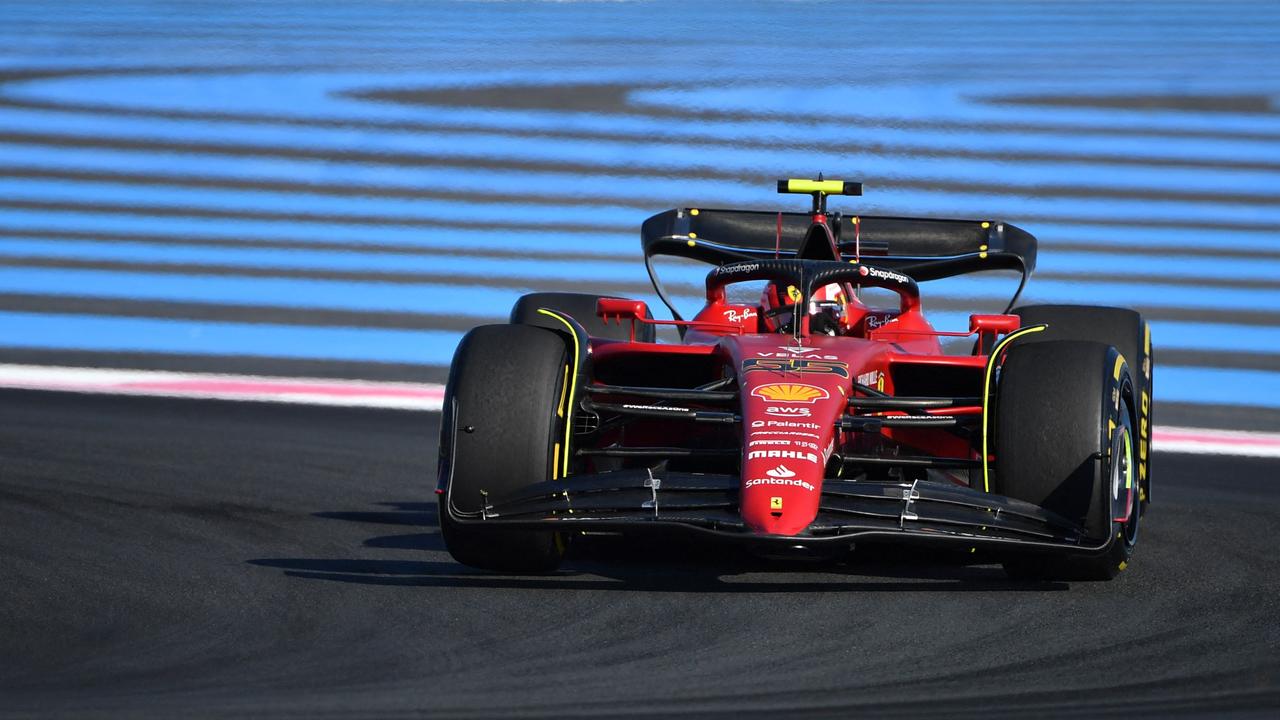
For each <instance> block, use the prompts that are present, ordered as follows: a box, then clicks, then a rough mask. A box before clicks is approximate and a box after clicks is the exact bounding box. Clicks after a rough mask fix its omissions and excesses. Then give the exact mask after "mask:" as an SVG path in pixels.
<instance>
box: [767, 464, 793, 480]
mask: <svg viewBox="0 0 1280 720" xmlns="http://www.w3.org/2000/svg"><path fill="white" fill-rule="evenodd" d="M764 474H765V475H768V476H769V477H776V478H789V477H795V476H796V473H795V471H794V470H792V469H791V468H789V467H787V466H786V465H779V466H778V467H776V468H774V469H772V470H766V471H765V473H764Z"/></svg>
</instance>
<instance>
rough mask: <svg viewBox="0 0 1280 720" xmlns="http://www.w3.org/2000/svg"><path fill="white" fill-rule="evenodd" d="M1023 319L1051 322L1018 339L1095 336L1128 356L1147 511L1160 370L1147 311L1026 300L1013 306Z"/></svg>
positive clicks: (1025, 321)
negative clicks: (1155, 382)
mask: <svg viewBox="0 0 1280 720" xmlns="http://www.w3.org/2000/svg"><path fill="white" fill-rule="evenodd" d="M1013 312H1014V314H1016V315H1018V316H1020V317H1021V318H1022V324H1023V325H1024V326H1025V325H1038V324H1040V323H1044V324H1046V325H1048V326H1049V327H1048V328H1047V329H1046V330H1045V331H1044V332H1039V333H1032V334H1030V335H1027V336H1025V337H1024V339H1023V340H1019V341H1018V342H1019V343H1023V342H1026V343H1035V342H1046V341H1053V340H1092V341H1094V342H1100V343H1103V344H1105V345H1111V346H1113V347H1115V349H1117V350H1119V351H1120V354H1121V355H1124V359H1125V362H1127V363H1128V364H1129V372H1130V374H1131V375H1132V377H1133V387H1134V393H1133V398H1134V403H1133V407H1134V410H1135V411H1136V412H1135V413H1134V417H1135V423H1134V426H1133V432H1134V436H1135V437H1134V440H1135V442H1136V443H1137V445H1136V452H1137V458H1138V482H1139V487H1140V489H1141V491H1142V492H1141V493H1139V496H1140V498H1141V501H1142V504H1141V506H1140V507H1141V510H1142V512H1146V510H1147V504H1148V503H1149V502H1151V464H1150V460H1151V447H1150V446H1151V429H1152V427H1153V425H1152V411H1153V410H1154V407H1153V406H1154V403H1153V402H1152V398H1153V397H1154V395H1152V382H1153V377H1154V374H1155V352H1154V348H1152V346H1151V329H1150V327H1149V326H1148V325H1147V322H1146V320H1144V319H1143V318H1142V315H1141V314H1139V313H1138V312H1136V311H1134V310H1128V309H1125V308H1114V307H1101V306H1097V305H1027V306H1025V307H1020V308H1018V309H1016V310H1014V311H1013Z"/></svg>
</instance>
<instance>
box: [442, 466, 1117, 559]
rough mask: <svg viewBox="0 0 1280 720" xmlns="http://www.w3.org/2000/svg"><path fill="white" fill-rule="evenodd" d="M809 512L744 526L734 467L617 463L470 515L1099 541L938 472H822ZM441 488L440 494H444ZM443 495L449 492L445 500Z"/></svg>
mask: <svg viewBox="0 0 1280 720" xmlns="http://www.w3.org/2000/svg"><path fill="white" fill-rule="evenodd" d="M821 492H822V496H821V499H820V501H819V510H818V515H817V518H816V519H815V520H814V521H813V523H812V524H810V526H809V527H808V529H807V530H806V531H805V532H804V533H803V534H801V535H798V536H781V535H764V534H759V533H756V532H753V531H751V530H750V529H749V528H748V527H747V526H746V525H745V524H744V523H743V521H742V519H741V517H740V515H739V513H738V493H739V479H738V477H737V476H734V475H718V474H701V473H679V472H669V473H654V472H651V471H648V470H643V469H642V470H619V471H616V472H606V473H599V474H589V475H575V476H571V477H568V478H566V479H563V480H555V481H549V482H543V483H538V484H535V485H531V486H528V487H526V488H523V489H521V490H519V491H517V492H515V493H512V494H510V495H507V496H505V497H501V498H489V497H485V499H484V500H485V506H484V510H483V511H481V512H479V513H472V514H462V513H458V512H456V511H454V510H453V508H452V504H451V503H450V512H451V513H452V515H453V516H454V519H455V520H457V521H459V522H463V523H468V524H476V525H479V524H488V525H492V526H493V527H494V528H495V529H496V528H499V527H508V528H514V527H522V528H526V529H534V528H536V529H542V530H556V531H568V532H572V531H575V530H577V531H593V532H640V531H646V530H648V531H657V532H676V531H686V532H691V533H695V534H700V535H703V536H707V537H710V538H715V539H719V540H725V541H739V542H746V543H753V544H758V545H766V546H767V545H770V544H784V545H794V544H797V543H801V544H804V545H822V544H840V543H843V544H846V545H852V544H854V543H855V542H859V541H864V540H865V541H877V542H879V541H886V540H887V541H891V542H902V543H915V544H944V545H954V546H961V547H969V548H982V549H984V550H991V551H997V552H999V551H1006V552H1055V553H1067V554H1084V555H1087V554H1094V553H1098V552H1101V551H1103V550H1104V549H1105V547H1106V539H1103V540H1102V541H1101V542H1100V544H1094V543H1095V541H1093V540H1090V539H1088V538H1086V537H1085V536H1084V532H1083V529H1082V528H1081V527H1080V526H1079V525H1077V524H1076V523H1073V522H1071V521H1069V520H1067V519H1066V518H1063V517H1061V516H1059V515H1057V514H1055V513H1052V512H1049V511H1048V510H1045V509H1044V508H1042V507H1039V506H1037V505H1032V504H1030V503H1027V502H1023V501H1020V500H1014V499H1012V498H1007V497H1004V496H1001V495H992V494H988V493H984V492H980V491H977V490H972V489H970V488H967V487H961V486H958V485H952V484H947V483H940V482H928V481H917V482H914V483H900V482H866V481H856V482H850V481H842V480H833V479H828V480H826V481H824V483H823V488H822V491H821ZM446 497H447V496H446ZM446 501H447V500H446Z"/></svg>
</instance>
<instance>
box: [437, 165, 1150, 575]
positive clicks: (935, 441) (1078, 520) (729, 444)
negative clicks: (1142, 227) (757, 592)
mask: <svg viewBox="0 0 1280 720" xmlns="http://www.w3.org/2000/svg"><path fill="white" fill-rule="evenodd" d="M779 191H780V192H792V193H806V194H810V195H811V196H812V199H813V203H812V208H811V210H810V211H809V212H808V213H774V212H757V211H740V210H713V209H705V208H703V209H695V208H682V209H676V210H670V211H667V212H664V213H661V214H659V215H655V216H653V217H651V218H649V219H648V220H647V221H646V222H645V223H644V226H643V229H642V243H643V247H644V253H645V262H646V267H647V268H648V270H649V274H650V277H651V279H652V280H653V283H654V288H655V290H656V291H657V294H658V295H659V296H660V297H661V298H662V299H663V301H664V302H665V303H666V304H667V305H668V306H669V307H670V308H671V310H672V314H673V316H674V320H668V321H660V320H655V319H653V318H652V317H651V316H650V313H649V309H648V308H647V306H646V304H645V303H644V302H642V301H639V300H628V299H622V298H614V297H598V296H594V295H579V294H570V293H537V294H533V295H527V296H525V297H523V298H521V300H520V301H519V302H517V303H516V306H515V308H514V309H513V310H512V313H511V321H510V323H509V324H505V325H488V326H483V327H478V328H475V329H473V330H471V331H470V332H469V333H468V334H467V335H466V337H464V338H463V340H462V342H461V343H460V344H459V346H458V349H457V353H456V354H455V356H454V359H453V366H452V369H451V372H450V375H449V383H448V389H447V392H446V396H445V407H444V416H443V423H442V426H443V431H442V438H441V442H440V464H439V486H438V490H437V492H438V494H439V496H440V525H441V530H442V533H443V535H444V540H445V543H446V545H447V547H448V549H449V552H450V553H452V555H453V556H454V557H455V558H456V559H457V560H459V561H461V562H463V563H466V564H468V565H473V566H476V567H481V568H488V569H494V570H506V571H520V572H537V571H546V570H549V569H552V568H555V567H556V566H557V565H558V563H560V561H561V559H562V557H563V555H564V552H565V547H566V544H567V542H568V541H570V540H572V538H573V537H574V536H575V535H579V534H581V533H583V532H604V533H638V532H662V533H677V532H680V533H687V534H688V535H690V536H692V537H695V538H703V539H706V540H716V541H724V542H732V543H739V544H742V545H744V546H746V547H748V548H750V549H752V550H755V551H758V552H761V553H765V554H768V555H770V556H779V555H786V554H789V553H793V554H798V555H799V554H803V555H817V556H829V555H835V554H838V553H845V552H847V551H848V550H849V549H851V548H852V547H853V546H855V545H859V544H864V543H865V544H872V545H874V544H884V543H915V544H926V545H934V546H938V547H943V548H950V549H954V550H956V551H958V552H960V553H966V554H969V557H972V558H981V559H982V560H983V561H986V562H1001V563H1003V564H1004V566H1005V568H1006V570H1007V571H1008V572H1009V573H1010V574H1011V575H1012V576H1014V577H1034V578H1061V579H1073V578H1079V579H1109V578H1111V577H1113V576H1115V574H1116V573H1117V572H1118V571H1119V570H1122V569H1124V567H1125V565H1126V564H1127V563H1128V562H1129V560H1130V557H1131V554H1132V552H1133V548H1134V545H1135V543H1136V542H1137V537H1138V523H1139V518H1140V517H1141V516H1142V514H1143V513H1144V511H1145V509H1146V506H1147V502H1148V499H1149V498H1150V491H1151V474H1150V469H1149V466H1148V457H1149V452H1148V443H1149V439H1150V430H1151V411H1152V404H1151V380H1152V351H1151V336H1150V332H1149V330H1148V327H1147V325H1146V323H1145V322H1144V321H1143V319H1142V317H1141V316H1140V315H1139V314H1138V313H1136V312H1133V311H1132V310H1124V309H1117V308H1106V307H1094V306H1067V305H1058V306H1050V305H1041V306H1025V307H1021V308H1018V309H1016V310H1012V311H1011V312H1010V311H1009V310H1008V309H1007V310H1006V314H1000V315H981V314H976V315H972V316H971V317H970V323H969V332H968V333H943V332H938V331H935V330H934V328H933V327H932V326H931V325H930V324H929V322H928V321H927V320H926V319H925V316H924V314H923V313H922V311H921V300H920V291H919V288H918V286H917V282H923V281H927V280H934V279H938V278H944V277H950V276H954V275H959V274H962V273H968V272H974V271H978V270H986V269H1015V270H1020V271H1021V272H1022V280H1023V282H1024V283H1025V281H1026V279H1027V277H1028V275H1029V274H1030V272H1031V271H1032V270H1033V269H1034V265H1035V257H1036V241H1035V238H1033V237H1032V236H1031V235H1030V234H1028V233H1026V232H1024V231H1023V230H1020V229H1019V228H1016V227H1014V226H1012V225H1009V224H1006V223H1002V222H998V221H965V220H935V219H913V218H896V217H869V216H862V217H858V216H842V215H841V214H840V213H837V212H831V211H828V210H827V197H828V196H829V195H860V194H861V185H860V184H858V183H846V182H841V181H823V180H821V179H820V180H817V181H812V180H788V181H780V182H779ZM656 255H674V256H680V257H684V258H689V259H694V260H698V261H703V262H707V263H710V264H711V265H713V266H714V267H713V268H712V269H711V270H710V272H709V273H708V274H707V276H706V304H705V306H704V307H703V308H702V310H701V312H699V313H698V314H697V316H696V317H694V318H693V319H691V320H687V321H686V320H683V319H681V317H680V315H679V313H677V312H676V310H675V307H674V305H673V304H672V303H671V302H670V299H669V297H668V295H667V294H666V292H665V290H664V288H663V286H662V284H661V283H660V282H659V281H658V278H657V276H656V274H655V273H654V269H653V265H652V263H651V262H650V261H651V259H652V258H653V257H654V256H656ZM740 287H751V288H753V292H754V293H756V295H757V296H760V297H761V298H762V299H761V300H760V301H759V302H758V303H757V302H755V301H754V300H753V301H752V302H750V303H748V302H735V301H734V299H735V289H736V288H740ZM874 288H879V289H880V290H878V291H875V290H873V289H874ZM1019 290H1021V286H1019ZM885 291H888V292H885ZM875 292H879V293H880V295H881V296H882V297H890V298H893V299H894V302H893V304H892V305H891V306H890V307H869V306H868V305H867V304H866V303H864V302H863V300H862V298H865V297H867V296H868V295H870V294H874V293H875ZM736 295H737V296H738V297H739V298H740V296H741V293H736ZM1016 297H1017V296H1016V294H1015V300H1016ZM1013 304H1014V303H1013V301H1011V302H1010V307H1012V305H1013ZM661 326H673V327H674V328H675V329H676V330H677V331H678V334H679V336H680V341H679V342H657V341H656V337H657V335H658V333H657V332H656V328H658V327H661ZM668 332H670V331H668ZM671 334H672V335H675V333H671ZM956 335H960V336H963V335H968V336H971V338H972V342H967V343H964V345H963V350H962V351H961V352H960V353H954V352H953V353H948V352H944V349H943V346H942V343H941V339H942V338H944V337H946V336H956ZM952 345H954V343H952Z"/></svg>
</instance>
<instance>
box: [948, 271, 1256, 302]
mask: <svg viewBox="0 0 1280 720" xmlns="http://www.w3.org/2000/svg"><path fill="white" fill-rule="evenodd" d="M1016 284H1017V283H1016V280H1011V281H1009V282H1004V281H1000V280H993V279H990V278H984V277H974V276H969V277H960V278H950V279H947V280H941V281H938V282H937V283H933V284H932V285H931V287H932V288H933V296H934V297H937V296H938V295H940V294H942V295H945V296H947V297H954V298H973V299H1007V298H1008V297H1009V296H1010V295H1012V294H1013V289H1014V287H1015V286H1016ZM1034 302H1041V303H1075V304H1080V305H1120V306H1125V307H1132V306H1138V305H1142V306H1155V307H1210V308H1221V309H1223V310H1269V309H1273V308H1277V307H1280V290H1257V289H1247V288H1219V287H1213V288H1202V287H1195V286H1194V285H1192V284H1189V283H1187V282H1185V281H1183V282H1173V281H1171V282H1169V283H1168V284H1161V283H1158V282H1155V281H1148V282H1143V283H1137V282H1134V283H1119V282H1081V281H1071V280H1045V279H1043V278H1038V279H1033V280H1032V281H1031V282H1030V283H1028V284H1027V290H1026V292H1025V293H1024V296H1023V303H1024V304H1029V303H1034ZM926 306H927V302H926Z"/></svg>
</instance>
